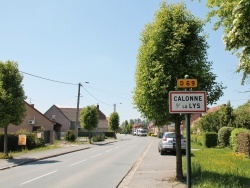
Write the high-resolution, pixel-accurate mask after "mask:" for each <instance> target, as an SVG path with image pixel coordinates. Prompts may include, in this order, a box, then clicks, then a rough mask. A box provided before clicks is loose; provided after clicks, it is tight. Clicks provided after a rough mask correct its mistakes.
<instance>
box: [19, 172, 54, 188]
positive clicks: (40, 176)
mask: <svg viewBox="0 0 250 188" xmlns="http://www.w3.org/2000/svg"><path fill="white" fill-rule="evenodd" d="M55 172H57V170H55V171H53V172H49V173H47V174H44V175H42V176H38V177H36V178H34V179H31V180H29V181H26V182H23V183H21V184H20V185H24V184H27V183H30V182H32V181H35V180H37V179H40V178H43V177H45V176H48V175H50V174H53V173H55Z"/></svg>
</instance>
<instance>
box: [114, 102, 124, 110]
mask: <svg viewBox="0 0 250 188" xmlns="http://www.w3.org/2000/svg"><path fill="white" fill-rule="evenodd" d="M119 104H122V103H121V102H120V103H119ZM114 112H116V104H114Z"/></svg>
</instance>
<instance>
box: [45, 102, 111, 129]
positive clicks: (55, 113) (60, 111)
mask: <svg viewBox="0 0 250 188" xmlns="http://www.w3.org/2000/svg"><path fill="white" fill-rule="evenodd" d="M96 108H97V110H98V115H99V121H98V127H97V128H96V129H94V130H93V131H94V132H107V131H108V120H107V118H106V116H105V115H104V114H103V113H102V112H101V111H100V109H99V105H97V107H96ZM76 110H77V109H76V108H61V107H58V106H56V105H53V106H52V107H50V109H49V110H47V111H46V112H45V113H44V115H45V116H46V117H47V118H49V119H50V120H51V121H54V122H56V123H59V124H61V125H62V128H61V132H66V131H68V130H74V129H75V124H76ZM81 110H82V108H80V109H79V119H80V111H81ZM78 128H79V130H82V131H86V130H83V129H81V128H80V123H79V127H78Z"/></svg>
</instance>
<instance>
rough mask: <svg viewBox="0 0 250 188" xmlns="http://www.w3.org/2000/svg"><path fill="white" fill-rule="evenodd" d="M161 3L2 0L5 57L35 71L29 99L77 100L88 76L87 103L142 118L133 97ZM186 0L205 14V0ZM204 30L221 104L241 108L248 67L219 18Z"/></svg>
mask: <svg viewBox="0 0 250 188" xmlns="http://www.w3.org/2000/svg"><path fill="white" fill-rule="evenodd" d="M161 2H162V1H157V0H70V1H69V0H36V1H34V0H23V1H18V0H8V1H3V0H0V3H1V6H0V24H1V30H0V42H1V45H0V60H1V61H6V60H13V61H16V62H18V64H19V70H20V71H22V72H24V73H28V74H23V76H24V79H23V85H24V90H25V94H26V96H27V102H28V103H33V104H35V107H36V108H37V110H39V111H40V112H42V113H44V112H46V111H47V110H48V109H49V108H50V107H51V106H52V105H53V104H55V105H57V106H60V107H76V104H77V92H78V86H77V84H78V83H82V85H83V87H84V88H81V98H80V107H84V106H87V105H97V103H98V104H99V106H100V110H101V111H102V112H103V113H104V114H105V115H106V116H109V115H110V114H111V113H112V112H113V110H114V104H116V111H117V112H118V113H119V115H120V122H121V123H122V122H123V121H125V120H129V119H136V118H140V114H139V113H138V112H137V110H136V109H134V108H133V104H132V103H133V99H132V91H133V89H134V87H135V81H134V80H135V79H134V78H135V68H136V61H137V59H136V56H137V52H138V48H139V46H140V41H139V38H140V33H141V32H142V31H143V29H144V26H145V25H146V24H147V23H149V22H152V21H153V19H154V13H155V12H156V11H157V10H158V9H159V5H160V3H161ZM168 2H169V3H176V2H181V1H178V0H169V1H168ZM183 2H185V3H186V5H187V8H188V9H189V10H190V11H191V12H192V14H194V15H195V16H197V17H200V18H202V19H203V18H205V15H206V13H207V11H208V9H207V8H206V6H205V3H204V1H202V2H199V1H198V0H196V1H191V0H186V1H183ZM204 29H205V31H206V33H208V34H209V38H208V40H207V41H208V44H209V46H210V49H209V50H208V59H209V60H210V61H212V62H213V72H214V73H215V74H216V75H217V76H218V77H217V82H222V83H223V84H224V86H227V89H226V90H224V96H223V97H221V98H220V100H219V101H217V104H224V103H227V101H229V100H230V101H231V104H232V106H233V107H234V108H236V107H237V106H239V105H242V104H244V103H245V102H247V100H248V99H249V97H250V93H247V92H245V93H242V92H244V91H247V90H248V89H249V86H248V84H246V85H244V86H242V85H241V84H240V81H241V77H242V74H238V73H235V70H236V68H237V65H238V59H237V58H236V57H235V56H234V55H231V53H230V52H226V51H225V46H224V44H223V42H222V35H223V33H222V30H219V31H213V30H212V24H207V25H206V27H205V28H204ZM29 74H32V75H35V76H38V77H42V78H46V79H49V80H46V79H41V78H38V77H34V76H31V75H29ZM51 80H55V81H59V82H64V83H58V82H53V81H51ZM85 82H89V84H86V83H85ZM120 103H121V104H120Z"/></svg>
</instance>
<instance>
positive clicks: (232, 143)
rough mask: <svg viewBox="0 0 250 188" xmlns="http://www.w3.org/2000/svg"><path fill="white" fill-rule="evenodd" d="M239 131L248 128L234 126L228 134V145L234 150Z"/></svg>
mask: <svg viewBox="0 0 250 188" xmlns="http://www.w3.org/2000/svg"><path fill="white" fill-rule="evenodd" d="M241 132H249V130H248V129H243V128H235V129H234V130H232V132H231V136H230V147H231V148H232V150H233V151H234V152H237V151H238V142H237V136H238V134H239V133H241Z"/></svg>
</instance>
